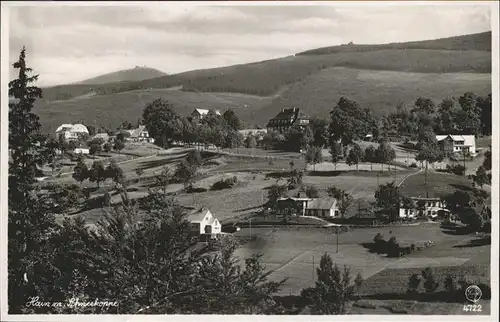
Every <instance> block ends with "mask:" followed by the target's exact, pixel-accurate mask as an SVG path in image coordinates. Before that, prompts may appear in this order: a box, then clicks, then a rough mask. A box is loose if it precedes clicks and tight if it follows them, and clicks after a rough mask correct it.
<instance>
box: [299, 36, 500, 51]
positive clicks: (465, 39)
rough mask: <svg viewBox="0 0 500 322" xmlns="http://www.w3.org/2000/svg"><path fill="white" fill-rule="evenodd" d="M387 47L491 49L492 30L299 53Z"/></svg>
mask: <svg viewBox="0 0 500 322" xmlns="http://www.w3.org/2000/svg"><path fill="white" fill-rule="evenodd" d="M385 49H399V50H402V49H403V50H406V49H433V50H481V51H491V31H487V32H481V33H477V34H470V35H464V36H455V37H448V38H440V39H433V40H423V41H410V42H402V43H390V44H382V45H357V44H353V43H349V44H345V45H340V46H332V47H322V48H318V49H313V50H308V51H304V52H302V53H298V54H297V55H328V54H336V53H343V52H365V51H376V50H385Z"/></svg>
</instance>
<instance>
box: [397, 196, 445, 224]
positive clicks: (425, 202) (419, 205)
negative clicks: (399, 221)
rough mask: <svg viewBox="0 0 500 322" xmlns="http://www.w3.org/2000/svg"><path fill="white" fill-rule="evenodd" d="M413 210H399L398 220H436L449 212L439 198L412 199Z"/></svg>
mask: <svg viewBox="0 0 500 322" xmlns="http://www.w3.org/2000/svg"><path fill="white" fill-rule="evenodd" d="M411 199H412V200H413V201H414V202H415V208H412V209H408V208H403V207H400V208H399V218H407V219H416V218H417V217H421V218H422V217H429V218H433V219H435V218H438V217H443V216H444V215H446V214H447V213H449V210H448V209H447V208H446V204H445V203H444V202H443V201H442V200H441V199H440V198H420V197H412V198H411Z"/></svg>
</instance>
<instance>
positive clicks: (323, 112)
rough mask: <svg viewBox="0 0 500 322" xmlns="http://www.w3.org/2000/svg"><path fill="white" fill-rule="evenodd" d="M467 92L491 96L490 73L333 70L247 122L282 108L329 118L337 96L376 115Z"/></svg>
mask: <svg viewBox="0 0 500 322" xmlns="http://www.w3.org/2000/svg"><path fill="white" fill-rule="evenodd" d="M467 91H471V92H474V93H477V94H479V95H487V94H489V93H491V74H487V73H484V74H480V73H413V72H395V71H380V70H367V69H353V68H344V67H334V68H329V69H325V70H322V71H320V72H319V73H317V74H314V75H311V76H309V77H307V78H305V79H304V80H302V81H300V82H297V83H294V84H292V85H291V86H290V87H289V88H288V89H287V90H286V91H284V92H283V93H282V94H281V95H280V96H279V97H277V98H275V99H274V100H273V101H272V103H271V104H269V105H268V106H265V107H264V108H261V110H258V111H255V113H252V114H249V115H243V116H242V117H244V118H245V119H246V120H247V121H248V122H251V123H257V124H265V123H266V122H267V120H269V118H271V117H273V116H274V115H276V114H277V113H278V112H279V111H280V110H281V109H282V108H287V107H290V106H297V107H300V108H301V109H302V110H303V111H304V112H305V113H306V114H308V115H309V116H311V117H328V115H329V112H330V110H331V109H332V108H333V106H334V105H335V104H336V103H337V102H338V100H339V99H340V97H342V96H346V97H349V98H350V99H352V100H354V101H356V102H358V103H359V104H360V105H361V106H363V107H369V108H370V110H371V111H372V112H373V114H374V115H376V116H381V115H386V114H387V112H389V111H393V110H394V109H395V107H396V105H397V104H398V102H404V103H405V104H411V103H412V102H414V101H415V100H416V99H417V98H418V97H419V96H424V97H430V98H432V99H433V100H434V101H435V102H440V101H441V100H442V99H443V98H446V97H449V96H460V95H462V94H464V93H465V92H467Z"/></svg>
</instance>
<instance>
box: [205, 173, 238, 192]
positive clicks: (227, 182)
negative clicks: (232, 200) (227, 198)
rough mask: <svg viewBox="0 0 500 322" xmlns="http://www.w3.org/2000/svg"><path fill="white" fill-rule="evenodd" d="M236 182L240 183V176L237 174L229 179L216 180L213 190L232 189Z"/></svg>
mask: <svg viewBox="0 0 500 322" xmlns="http://www.w3.org/2000/svg"><path fill="white" fill-rule="evenodd" d="M236 183H238V178H237V177H236V176H234V177H232V178H227V179H221V180H219V181H217V182H215V183H214V184H213V185H212V187H211V188H210V189H211V190H222V189H231V188H232V187H233V186H234V185H235V184H236Z"/></svg>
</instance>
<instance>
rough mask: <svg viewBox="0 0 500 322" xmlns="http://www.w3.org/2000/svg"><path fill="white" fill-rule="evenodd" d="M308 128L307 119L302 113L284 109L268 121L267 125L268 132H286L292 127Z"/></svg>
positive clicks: (297, 110) (293, 109)
mask: <svg viewBox="0 0 500 322" xmlns="http://www.w3.org/2000/svg"><path fill="white" fill-rule="evenodd" d="M294 125H298V126H304V127H305V126H308V125H309V117H308V116H307V115H306V114H304V113H302V112H301V111H300V109H299V108H297V107H293V108H284V109H282V110H281V112H279V113H278V114H277V115H276V116H275V117H273V118H272V119H270V120H269V122H268V123H267V126H266V128H267V131H268V132H273V131H274V132H280V133H283V132H286V131H288V130H290V128H292V126H294Z"/></svg>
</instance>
